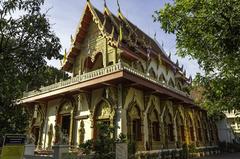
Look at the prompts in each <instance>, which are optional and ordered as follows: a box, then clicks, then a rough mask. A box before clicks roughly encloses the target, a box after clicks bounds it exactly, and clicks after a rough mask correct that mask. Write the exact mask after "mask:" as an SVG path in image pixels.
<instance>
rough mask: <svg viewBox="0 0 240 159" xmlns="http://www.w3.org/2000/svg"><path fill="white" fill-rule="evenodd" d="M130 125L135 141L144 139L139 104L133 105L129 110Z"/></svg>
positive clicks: (132, 137) (130, 131)
mask: <svg viewBox="0 0 240 159" xmlns="http://www.w3.org/2000/svg"><path fill="white" fill-rule="evenodd" d="M128 120H130V121H128V126H129V133H130V136H129V137H130V139H131V140H133V141H141V140H142V131H141V116H140V109H139V107H138V106H137V105H134V106H132V108H131V109H130V110H129V111H128Z"/></svg>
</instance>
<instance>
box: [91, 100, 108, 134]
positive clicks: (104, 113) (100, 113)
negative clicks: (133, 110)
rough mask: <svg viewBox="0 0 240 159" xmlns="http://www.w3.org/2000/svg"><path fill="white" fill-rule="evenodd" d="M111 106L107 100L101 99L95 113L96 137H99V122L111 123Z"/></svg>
mask: <svg viewBox="0 0 240 159" xmlns="http://www.w3.org/2000/svg"><path fill="white" fill-rule="evenodd" d="M110 113H111V107H110V105H109V104H108V103H107V102H106V101H101V102H100V103H99V104H98V105H97V107H96V110H95V114H94V138H97V137H98V133H99V130H98V124H106V125H110Z"/></svg>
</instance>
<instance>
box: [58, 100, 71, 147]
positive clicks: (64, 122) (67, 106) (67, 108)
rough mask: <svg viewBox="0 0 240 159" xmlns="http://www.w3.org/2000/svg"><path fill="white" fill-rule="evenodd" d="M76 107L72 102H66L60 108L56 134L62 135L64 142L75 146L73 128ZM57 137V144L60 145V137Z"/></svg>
mask: <svg viewBox="0 0 240 159" xmlns="http://www.w3.org/2000/svg"><path fill="white" fill-rule="evenodd" d="M75 109H76V106H75V104H74V103H73V101H71V100H64V101H63V102H62V104H60V106H59V107H58V110H57V115H56V125H55V131H56V129H58V130H57V131H60V132H55V133H57V134H59V133H60V134H61V140H62V142H63V141H65V142H67V143H68V144H69V145H73V136H74V135H73V133H74V131H73V127H74V116H75V111H76V110H75ZM57 136H58V135H55V143H59V142H60V141H59V137H57Z"/></svg>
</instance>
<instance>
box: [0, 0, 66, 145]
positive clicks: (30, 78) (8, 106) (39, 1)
mask: <svg viewBox="0 0 240 159" xmlns="http://www.w3.org/2000/svg"><path fill="white" fill-rule="evenodd" d="M43 4H44V0H2V1H0V6H1V7H0V17H1V18H0V75H1V76H0V125H1V128H0V145H1V140H2V137H3V135H4V134H5V133H23V132H24V129H25V126H26V125H27V124H28V123H27V122H28V120H27V114H26V113H25V111H23V109H22V107H20V106H16V105H15V100H16V99H18V98H20V97H21V94H22V92H23V91H24V90H25V88H26V84H28V83H29V88H31V89H33V88H37V87H39V86H40V85H44V84H47V83H48V82H49V81H50V80H52V79H49V78H48V77H46V76H45V75H47V74H48V75H52V74H55V73H56V72H55V71H56V70H55V69H54V68H49V67H47V66H46V63H47V62H46V59H51V58H56V59H58V58H61V57H62V55H60V53H59V50H60V48H61V45H60V42H59V39H58V38H57V37H56V36H55V34H54V33H53V31H52V30H51V26H50V24H49V21H48V18H47V15H46V14H44V13H42V12H41V6H42V5H43ZM53 72H55V73H53ZM42 73H43V74H42ZM38 77H39V78H38ZM54 78H55V75H54ZM48 79H49V80H48ZM47 81H48V82H47Z"/></svg>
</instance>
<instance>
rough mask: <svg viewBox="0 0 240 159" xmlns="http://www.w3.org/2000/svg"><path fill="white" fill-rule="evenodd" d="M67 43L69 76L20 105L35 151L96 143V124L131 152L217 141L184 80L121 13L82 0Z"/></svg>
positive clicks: (33, 93) (26, 97)
mask: <svg viewBox="0 0 240 159" xmlns="http://www.w3.org/2000/svg"><path fill="white" fill-rule="evenodd" d="M71 42H72V45H71V49H70V50H69V52H68V53H67V56H66V57H65V58H64V60H63V64H62V69H63V70H65V71H67V72H70V73H72V77H71V78H70V79H68V80H65V81H60V82H58V83H55V84H52V85H49V86H46V87H42V88H40V89H39V90H34V91H30V92H25V93H24V95H23V97H22V99H21V101H20V103H21V104H22V105H23V106H24V107H25V108H26V110H28V111H29V112H30V114H32V118H31V121H30V125H29V133H30V134H32V135H33V136H34V137H35V144H36V150H37V151H40V150H51V147H52V145H54V144H57V143H59V142H65V144H69V145H71V146H72V147H77V146H78V145H79V144H80V143H83V142H84V141H86V140H88V139H95V138H97V127H96V125H97V124H98V123H106V124H109V125H110V126H114V127H115V134H113V136H114V137H117V136H118V135H119V134H120V133H123V134H125V135H126V136H127V139H128V141H129V142H134V143H136V147H137V150H159V149H169V148H177V147H181V145H182V144H183V143H187V144H194V145H196V146H208V145H215V144H216V143H217V141H218V139H217V130H216V126H215V124H214V123H213V121H211V120H210V119H208V117H207V112H206V111H205V110H203V109H202V108H200V107H199V106H197V105H195V104H194V102H193V99H192V98H191V97H190V95H189V93H188V90H187V88H188V86H189V85H190V84H191V79H190V78H187V77H186V73H185V71H183V68H182V67H180V66H179V64H178V62H177V63H174V62H172V61H171V59H170V57H169V56H167V55H166V53H165V52H164V50H163V49H162V48H161V46H159V45H158V43H157V41H156V40H155V39H152V38H151V37H149V36H148V35H147V34H145V33H144V32H142V31H141V30H140V29H138V28H137V27H136V26H135V25H134V24H132V23H131V22H130V21H129V20H127V19H126V18H125V17H124V15H123V14H122V12H121V10H120V9H119V13H118V15H117V16H115V15H113V14H112V13H111V11H110V10H109V9H108V8H107V7H106V6H105V8H104V11H103V12H100V11H99V10H97V9H96V8H95V7H93V6H92V4H91V3H90V2H87V4H86V7H85V9H84V13H83V16H82V18H81V21H80V23H79V26H78V27H77V30H76V34H75V35H74V36H73V37H72V38H71ZM61 134H64V135H63V136H64V138H61V137H60V136H61ZM60 138H61V141H60Z"/></svg>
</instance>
